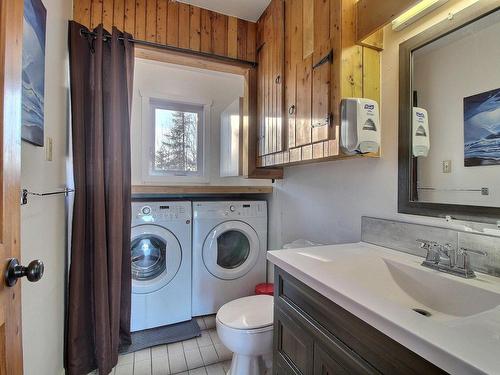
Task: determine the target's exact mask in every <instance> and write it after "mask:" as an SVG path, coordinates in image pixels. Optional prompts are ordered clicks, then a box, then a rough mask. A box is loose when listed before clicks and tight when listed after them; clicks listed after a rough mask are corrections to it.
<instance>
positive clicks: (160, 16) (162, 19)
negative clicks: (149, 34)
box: [156, 0, 168, 44]
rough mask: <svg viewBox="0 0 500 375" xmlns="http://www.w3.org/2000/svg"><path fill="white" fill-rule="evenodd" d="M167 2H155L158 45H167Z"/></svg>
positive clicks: (163, 0)
mask: <svg viewBox="0 0 500 375" xmlns="http://www.w3.org/2000/svg"><path fill="white" fill-rule="evenodd" d="M167 1H168V0H157V2H156V42H157V43H160V44H167V11H168V4H167Z"/></svg>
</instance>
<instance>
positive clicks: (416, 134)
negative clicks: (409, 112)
mask: <svg viewBox="0 0 500 375" xmlns="http://www.w3.org/2000/svg"><path fill="white" fill-rule="evenodd" d="M411 143H412V150H413V156H415V157H418V156H427V155H429V149H430V147H431V141H430V133H429V117H428V114H427V111H426V110H425V109H423V108H419V107H413V116H412V142H411Z"/></svg>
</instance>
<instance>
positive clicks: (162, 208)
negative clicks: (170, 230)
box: [132, 202, 191, 222]
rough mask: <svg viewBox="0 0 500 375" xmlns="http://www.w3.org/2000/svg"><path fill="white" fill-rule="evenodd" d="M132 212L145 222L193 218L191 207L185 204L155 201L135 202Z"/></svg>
mask: <svg viewBox="0 0 500 375" xmlns="http://www.w3.org/2000/svg"><path fill="white" fill-rule="evenodd" d="M132 214H133V215H135V216H136V218H137V219H140V220H142V221H144V222H158V221H170V220H191V209H190V207H188V206H186V205H185V204H175V203H171V202H170V203H155V204H149V203H145V204H134V205H132Z"/></svg>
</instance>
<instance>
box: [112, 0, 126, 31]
mask: <svg viewBox="0 0 500 375" xmlns="http://www.w3.org/2000/svg"><path fill="white" fill-rule="evenodd" d="M124 24H125V1H115V2H114V6H113V25H114V26H115V27H116V28H118V30H121V31H123V29H124Z"/></svg>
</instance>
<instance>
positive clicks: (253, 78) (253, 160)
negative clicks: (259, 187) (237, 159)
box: [243, 69, 283, 179]
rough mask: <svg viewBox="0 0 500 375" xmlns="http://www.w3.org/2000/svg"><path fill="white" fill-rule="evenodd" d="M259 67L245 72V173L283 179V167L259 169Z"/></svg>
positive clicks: (255, 176)
mask: <svg viewBox="0 0 500 375" xmlns="http://www.w3.org/2000/svg"><path fill="white" fill-rule="evenodd" d="M256 93H257V69H248V71H247V73H246V74H245V88H244V97H243V112H244V116H243V155H244V158H243V175H244V176H245V177H248V178H265V179H270V178H271V179H282V178H283V170H282V169H262V168H260V169H257V142H255V140H256V139H257V123H258V121H257V95H256Z"/></svg>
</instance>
